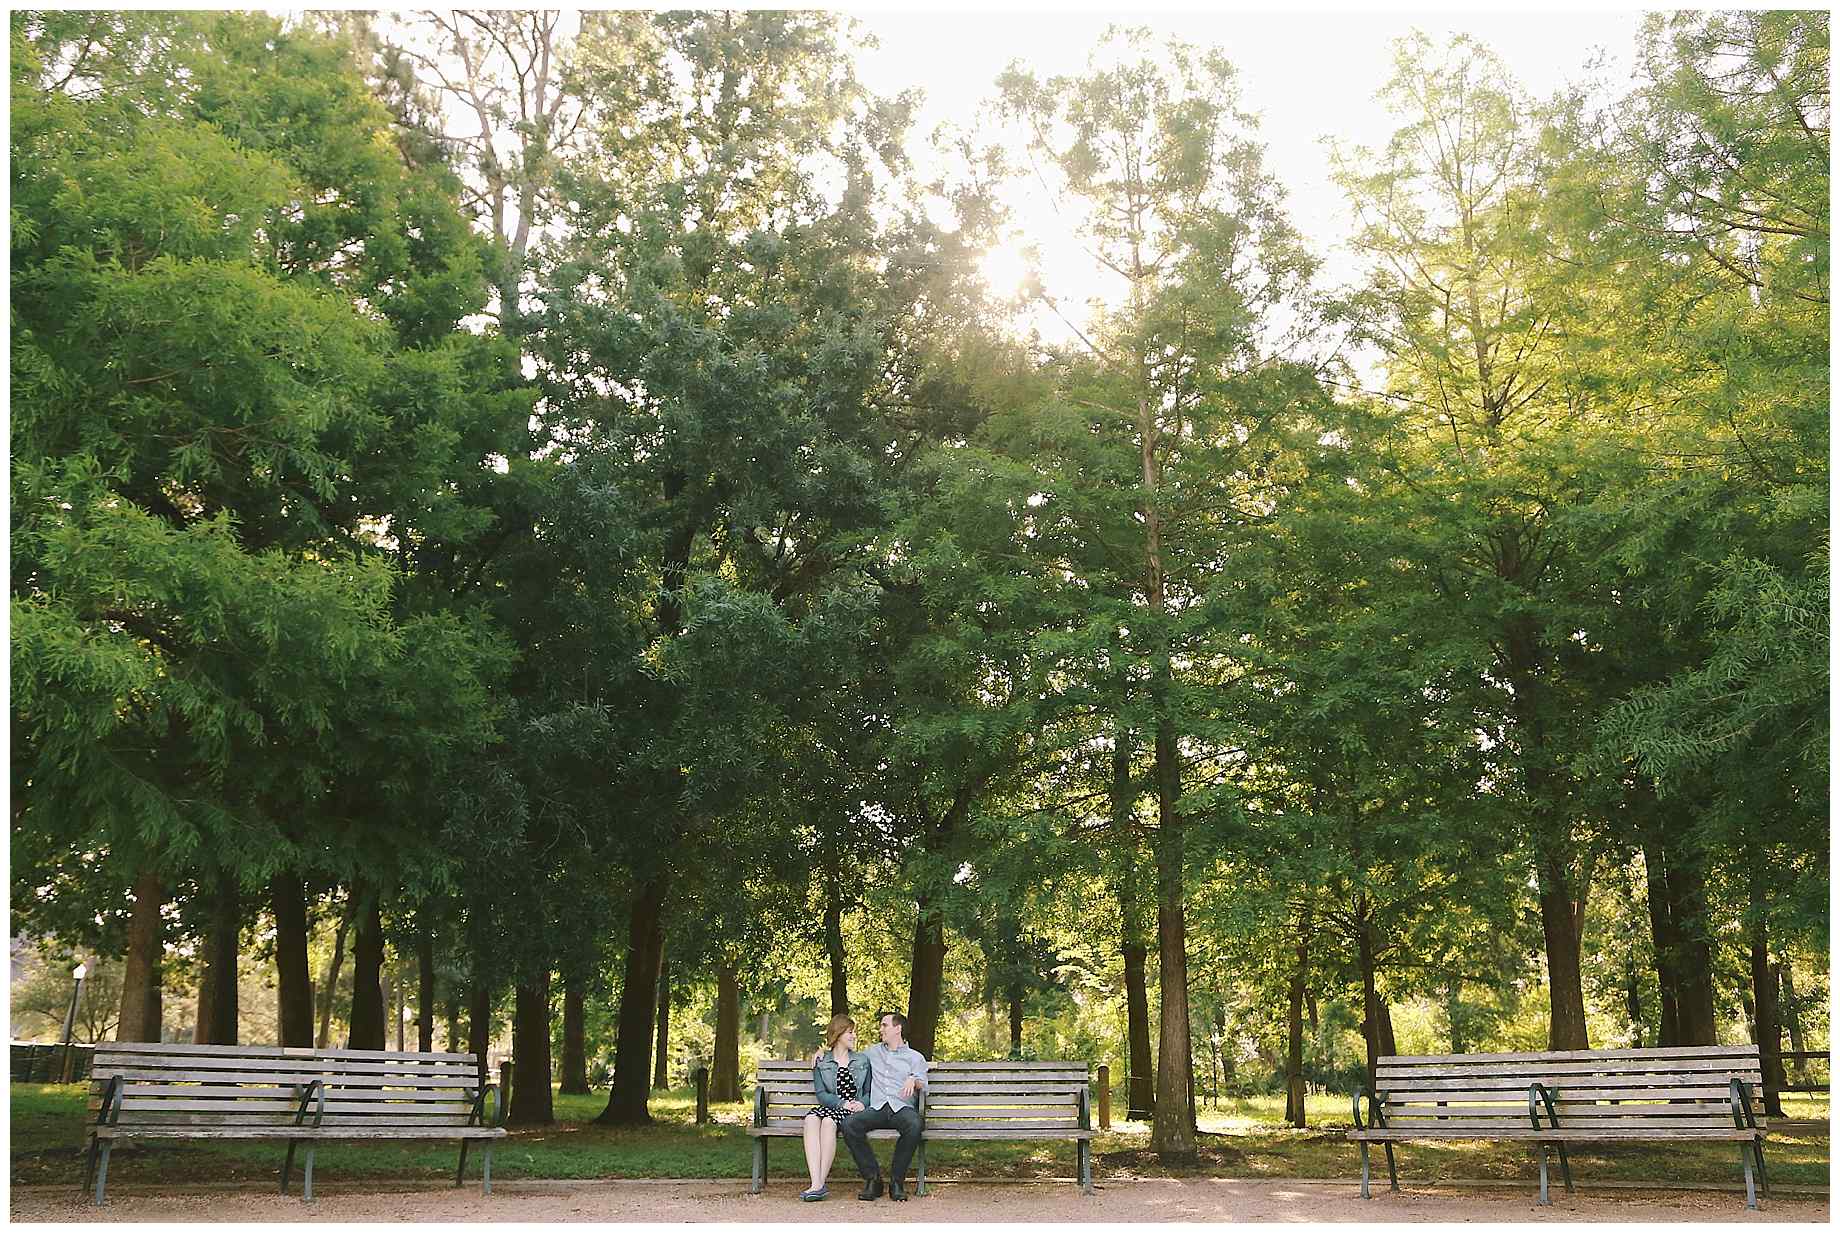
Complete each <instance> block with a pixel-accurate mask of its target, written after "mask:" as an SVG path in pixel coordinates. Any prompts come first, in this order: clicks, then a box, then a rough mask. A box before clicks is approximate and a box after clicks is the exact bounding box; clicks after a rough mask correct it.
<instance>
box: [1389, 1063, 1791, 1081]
mask: <svg viewBox="0 0 1840 1233" xmlns="http://www.w3.org/2000/svg"><path fill="white" fill-rule="evenodd" d="M1758 1069H1761V1064H1760V1063H1758V1062H1757V1061H1755V1060H1754V1059H1752V1060H1748V1061H1747V1060H1742V1059H1731V1060H1727V1059H1719V1058H1688V1059H1682V1060H1679V1061H1670V1062H1663V1063H1650V1064H1644V1065H1629V1064H1621V1063H1604V1064H1592V1063H1588V1062H1550V1063H1540V1062H1499V1063H1493V1064H1490V1065H1486V1066H1455V1065H1439V1066H1383V1067H1380V1068H1378V1072H1377V1074H1378V1079H1379V1080H1383V1081H1392V1082H1399V1081H1404V1080H1411V1079H1435V1078H1440V1077H1443V1076H1455V1077H1458V1078H1467V1077H1469V1076H1473V1075H1526V1076H1528V1077H1529V1078H1533V1079H1539V1078H1543V1077H1545V1076H1548V1075H1555V1076H1563V1075H1653V1076H1655V1077H1656V1078H1658V1079H1663V1078H1667V1077H1668V1076H1670V1075H1682V1076H1696V1075H1699V1074H1703V1073H1706V1072H1711V1073H1714V1074H1727V1073H1729V1074H1741V1073H1743V1072H1745V1071H1747V1070H1758Z"/></svg>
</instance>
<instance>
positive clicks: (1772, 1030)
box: [1750, 875, 1789, 1117]
mask: <svg viewBox="0 0 1840 1233" xmlns="http://www.w3.org/2000/svg"><path fill="white" fill-rule="evenodd" d="M1764 908H1765V905H1764V901H1763V895H1762V890H1761V887H1760V886H1759V885H1758V882H1757V878H1756V876H1755V875H1752V879H1751V919H1750V942H1751V1001H1752V1002H1753V1004H1754V1005H1755V1007H1756V1011H1755V1015H1756V1042H1757V1047H1758V1050H1759V1051H1760V1052H1761V1053H1762V1054H1763V1092H1762V1096H1763V1111H1764V1112H1765V1113H1767V1114H1768V1115H1769V1116H1771V1117H1781V1116H1783V1110H1782V1088H1783V1087H1784V1086H1786V1085H1787V1084H1788V1082H1789V1076H1788V1075H1787V1074H1786V1073H1784V1071H1783V1060H1782V1047H1783V1028H1782V1015H1781V1014H1780V1012H1779V1009H1778V1007H1777V1003H1776V983H1777V971H1776V969H1775V968H1774V967H1773V966H1772V965H1771V963H1770V938H1769V922H1768V920H1767V919H1766V918H1765V912H1764Z"/></svg>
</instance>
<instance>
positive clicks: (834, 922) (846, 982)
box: [824, 873, 850, 1015]
mask: <svg viewBox="0 0 1840 1233" xmlns="http://www.w3.org/2000/svg"><path fill="white" fill-rule="evenodd" d="M824 876H825V886H826V889H827V890H828V891H829V893H828V894H827V895H826V896H825V903H824V949H825V952H826V953H827V954H828V955H829V957H830V964H831V1014H833V1015H847V1014H849V1013H850V969H849V963H848V960H849V956H848V955H847V954H845V953H844V949H843V903H842V901H841V900H840V899H839V898H838V896H837V880H836V876H835V875H834V874H831V873H826V874H825V875H824Z"/></svg>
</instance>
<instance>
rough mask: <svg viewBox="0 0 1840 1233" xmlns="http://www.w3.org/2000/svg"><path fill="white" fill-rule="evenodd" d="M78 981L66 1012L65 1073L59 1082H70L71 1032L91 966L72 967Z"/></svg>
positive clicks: (72, 988) (72, 991) (72, 972)
mask: <svg viewBox="0 0 1840 1233" xmlns="http://www.w3.org/2000/svg"><path fill="white" fill-rule="evenodd" d="M70 974H71V976H72V977H74V978H75V980H76V983H75V984H73V985H72V986H71V987H70V1009H69V1010H67V1011H65V1012H64V1073H63V1076H62V1077H61V1078H60V1080H59V1082H61V1083H69V1082H70V1072H71V1064H70V1063H71V1060H72V1059H71V1056H70V1033H71V1030H72V1029H73V1028H75V1027H76V1026H77V997H78V996H79V995H80V994H81V993H82V992H83V978H84V977H85V976H88V975H89V967H88V965H86V964H82V963H79V964H78V965H77V966H76V967H74V968H72V969H70Z"/></svg>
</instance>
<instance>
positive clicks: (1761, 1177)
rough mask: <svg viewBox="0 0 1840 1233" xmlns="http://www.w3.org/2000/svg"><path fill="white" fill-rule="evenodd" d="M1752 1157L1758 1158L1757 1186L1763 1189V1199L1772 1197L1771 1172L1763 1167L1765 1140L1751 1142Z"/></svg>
mask: <svg viewBox="0 0 1840 1233" xmlns="http://www.w3.org/2000/svg"><path fill="white" fill-rule="evenodd" d="M1751 1155H1753V1156H1755V1157H1756V1158H1757V1184H1758V1185H1759V1186H1761V1187H1763V1197H1764V1198H1766V1199H1767V1198H1769V1197H1770V1171H1769V1170H1768V1169H1766V1168H1764V1167H1763V1140H1762V1139H1753V1140H1751Z"/></svg>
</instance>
